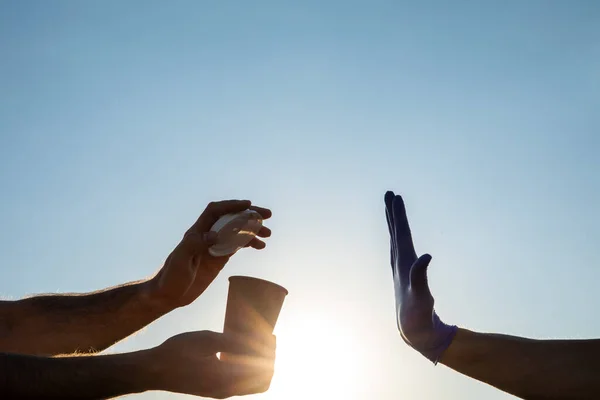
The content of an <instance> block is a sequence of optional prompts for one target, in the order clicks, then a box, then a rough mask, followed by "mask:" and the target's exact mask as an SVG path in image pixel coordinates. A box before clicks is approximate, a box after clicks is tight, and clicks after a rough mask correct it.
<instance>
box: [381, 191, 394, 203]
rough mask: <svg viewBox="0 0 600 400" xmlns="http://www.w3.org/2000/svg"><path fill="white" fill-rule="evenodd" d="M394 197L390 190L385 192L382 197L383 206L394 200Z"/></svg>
mask: <svg viewBox="0 0 600 400" xmlns="http://www.w3.org/2000/svg"><path fill="white" fill-rule="evenodd" d="M394 196H395V195H394V192H392V191H391V190H388V191H387V192H385V196H384V197H383V199H384V201H385V204H391V202H392V200H393V199H394Z"/></svg>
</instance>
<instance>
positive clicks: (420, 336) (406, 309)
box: [385, 192, 458, 364]
mask: <svg viewBox="0 0 600 400" xmlns="http://www.w3.org/2000/svg"><path fill="white" fill-rule="evenodd" d="M385 214H386V217H387V223H388V227H389V228H390V247H391V258H392V259H391V263H392V274H393V278H394V291H395V294H396V321H397V323H398V329H399V330H400V335H401V336H402V339H404V341H405V342H406V343H407V344H408V345H409V346H411V347H412V348H414V349H415V350H417V351H418V352H419V353H421V354H423V355H424V356H425V357H427V358H428V359H429V360H431V361H432V362H433V363H434V364H437V363H438V361H439V360H440V358H441V357H442V353H443V352H444V351H445V350H446V349H447V348H448V346H450V343H451V342H452V339H454V335H455V334H456V331H457V330H458V328H457V327H456V326H450V325H446V324H444V323H443V322H442V320H440V318H439V317H438V315H437V314H436V312H435V310H434V309H433V303H434V300H433V296H432V295H431V292H430V291H429V285H428V284H427V266H428V265H429V262H430V261H431V256H430V255H429V254H424V255H422V256H421V257H419V258H417V254H416V253H415V248H414V245H413V241H412V236H411V233H410V227H409V225H408V219H407V217H406V209H405V208H404V201H403V200H402V197H400V196H396V195H395V194H394V192H387V193H386V194H385Z"/></svg>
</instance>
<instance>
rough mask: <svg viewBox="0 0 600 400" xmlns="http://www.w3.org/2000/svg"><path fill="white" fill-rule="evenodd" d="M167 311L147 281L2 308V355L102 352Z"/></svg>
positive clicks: (39, 298)
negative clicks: (6, 353) (157, 299)
mask: <svg viewBox="0 0 600 400" xmlns="http://www.w3.org/2000/svg"><path fill="white" fill-rule="evenodd" d="M168 311H169V308H168V307H165V306H164V305H163V304H162V303H160V302H159V301H156V300H154V299H153V297H152V295H151V287H150V282H149V281H142V282H137V283H131V284H127V285H123V286H120V287H115V288H111V289H106V290H102V291H98V292H95V293H87V294H65V295H43V296H36V297H31V298H27V299H23V300H18V301H2V302H0V351H4V352H9V353H22V354H32V355H55V354H70V353H74V352H83V353H87V352H94V351H100V350H104V349H105V348H107V347H109V346H111V345H113V344H114V343H115V342H117V341H119V340H121V339H123V338H125V337H127V336H129V335H131V334H132V333H134V332H136V331H138V330H139V329H141V328H143V327H144V326H146V325H148V324H149V323H151V322H152V321H154V320H155V319H157V318H159V317H160V316H161V315H163V314H165V313H166V312H168Z"/></svg>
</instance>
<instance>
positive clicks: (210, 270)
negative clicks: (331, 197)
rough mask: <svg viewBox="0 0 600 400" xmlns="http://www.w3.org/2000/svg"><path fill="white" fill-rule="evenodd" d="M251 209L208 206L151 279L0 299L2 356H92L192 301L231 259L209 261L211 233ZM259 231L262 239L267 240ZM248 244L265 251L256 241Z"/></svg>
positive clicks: (238, 204)
mask: <svg viewBox="0 0 600 400" xmlns="http://www.w3.org/2000/svg"><path fill="white" fill-rule="evenodd" d="M248 208H251V209H253V210H255V211H257V212H259V213H260V214H261V215H262V216H263V218H264V219H267V218H269V217H271V211H270V210H268V209H265V208H260V207H253V206H251V202H250V201H247V200H227V201H220V202H214V203H210V204H209V205H208V206H207V207H206V209H205V210H204V212H203V213H202V214H201V215H200V217H199V218H198V220H197V221H196V223H194V224H193V225H192V227H191V228H190V229H188V231H187V232H186V233H185V235H184V237H183V239H182V240H181V242H180V243H179V244H178V245H177V247H176V248H175V249H174V250H173V251H172V252H171V254H170V255H169V256H168V257H167V259H166V261H165V263H164V265H163V267H162V268H161V270H160V271H159V272H158V273H157V274H156V276H154V277H153V278H152V279H149V280H145V281H140V282H134V283H130V284H126V285H122V286H119V287H114V288H111V289H106V290H101V291H98V292H95V293H86V294H66V295H46V296H36V297H32V298H28V299H23V300H19V301H0V352H1V351H4V352H9V353H21V354H31V355H56V354H71V353H74V352H82V353H88V352H95V351H101V350H104V349H106V348H107V347H109V346H112V345H113V344H114V343H116V342H118V341H120V340H122V339H124V338H126V337H127V336H129V335H131V334H133V333H135V332H137V331H138V330H140V329H142V328H143V327H144V326H146V325H148V324H150V323H151V322H153V321H154V320H156V319H157V318H159V317H161V316H162V315H164V314H166V313H168V312H170V311H171V310H174V309H175V308H178V307H183V306H186V305H188V304H190V303H192V302H193V301H194V300H196V298H198V296H200V295H201V294H202V293H203V292H204V291H205V290H206V288H207V287H208V286H209V285H210V284H211V283H212V281H213V280H214V279H215V278H216V277H217V275H218V274H219V272H221V270H222V269H223V267H224V266H225V264H226V263H227V261H229V258H230V257H229V256H226V257H212V256H211V255H210V254H209V253H208V247H209V246H210V245H211V244H212V243H213V241H214V240H215V237H214V235H212V236H211V235H210V234H209V231H210V228H211V227H212V225H213V224H214V223H215V222H216V221H217V220H218V219H219V218H220V217H221V216H222V215H225V214H228V213H232V212H238V211H243V210H246V209H248ZM270 234H271V231H270V230H269V229H268V228H266V227H263V228H262V229H261V231H260V232H259V234H258V235H259V236H260V237H268V236H270ZM249 246H251V247H254V248H256V249H262V248H264V247H265V243H264V242H263V241H262V240H260V239H259V238H254V239H253V240H252V241H251V242H250V244H249Z"/></svg>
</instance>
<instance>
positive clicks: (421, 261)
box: [385, 192, 600, 400]
mask: <svg viewBox="0 0 600 400" xmlns="http://www.w3.org/2000/svg"><path fill="white" fill-rule="evenodd" d="M385 204H386V217H387V221H388V227H389V231H390V239H391V240H390V244H391V264H392V276H393V279H394V290H395V297H396V312H397V323H398V328H399V330H400V335H401V337H402V339H403V340H404V341H405V342H406V343H407V344H408V345H409V346H411V347H412V348H413V349H415V350H416V351H418V352H419V353H421V354H422V355H423V356H425V357H426V358H428V359H429V360H430V361H432V362H433V363H434V364H436V363H438V362H441V363H442V364H444V365H446V366H448V367H450V368H452V369H454V370H455V371H458V372H460V373H462V374H464V375H467V376H469V377H471V378H474V379H477V380H479V381H482V382H485V383H487V384H489V385H492V386H494V387H496V388H498V389H500V390H503V391H505V392H508V393H511V394H513V395H516V396H520V397H522V398H524V399H529V400H554V399H561V400H563V399H564V400H569V399H573V400H575V399H577V400H587V399H590V400H591V399H597V398H598V397H599V396H600V367H599V366H598V364H597V360H598V359H599V358H600V340H533V339H525V338H519V337H514V336H507V335H498V334H483V333H475V332H471V331H468V330H466V329H459V328H457V327H456V326H453V325H447V324H445V323H444V322H443V321H442V320H441V319H440V317H439V316H438V315H437V313H436V312H435V309H434V298H433V296H432V294H431V291H430V290H429V284H428V282H427V268H428V265H429V263H430V261H431V256H430V255H428V254H425V255H422V256H421V257H419V258H417V256H416V252H415V249H414V245H413V242H412V236H411V232H410V227H409V225H408V220H407V217H406V210H405V208H404V201H403V200H402V197H400V196H397V195H395V194H394V193H393V192H388V193H386V195H385Z"/></svg>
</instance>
